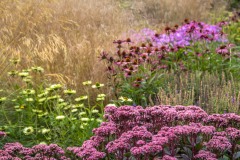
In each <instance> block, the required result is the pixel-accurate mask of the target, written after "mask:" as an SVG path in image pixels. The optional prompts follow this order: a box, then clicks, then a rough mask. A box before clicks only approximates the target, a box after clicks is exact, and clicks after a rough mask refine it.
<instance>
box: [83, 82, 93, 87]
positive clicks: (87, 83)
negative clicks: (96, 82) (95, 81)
mask: <svg viewBox="0 0 240 160" xmlns="http://www.w3.org/2000/svg"><path fill="white" fill-rule="evenodd" d="M82 84H83V85H84V86H87V85H90V84H92V81H85V82H82Z"/></svg>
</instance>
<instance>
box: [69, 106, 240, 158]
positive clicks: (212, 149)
mask: <svg viewBox="0 0 240 160" xmlns="http://www.w3.org/2000/svg"><path fill="white" fill-rule="evenodd" d="M105 118H106V122H104V123H102V125H101V126H100V127H99V128H96V129H94V130H93V132H94V134H95V135H94V136H93V137H92V138H91V139H90V140H88V141H85V142H84V144H83V146H82V147H75V148H74V149H73V148H68V150H70V151H72V152H73V153H74V154H75V155H76V156H77V157H80V158H83V159H86V160H97V159H103V158H104V159H116V160H122V159H129V160H132V159H136V160H156V159H165V160H175V159H182V158H184V157H185V158H186V157H188V158H190V159H199V160H216V159H217V158H220V157H221V156H223V155H224V154H225V155H227V156H229V158H231V157H233V156H234V153H236V152H238V151H239V149H238V148H237V147H236V146H237V143H238V142H240V130H238V129H237V128H239V127H240V126H239V125H240V124H239V123H237V122H238V120H239V118H240V116H239V115H236V114H234V113H226V114H213V115H208V114H207V113H206V112H205V111H204V110H202V109H201V108H200V107H197V106H164V105H162V106H153V107H148V108H145V109H144V108H143V107H141V106H136V107H134V106H121V107H119V108H117V107H115V106H107V107H106V108H105ZM233 122H236V123H233Z"/></svg>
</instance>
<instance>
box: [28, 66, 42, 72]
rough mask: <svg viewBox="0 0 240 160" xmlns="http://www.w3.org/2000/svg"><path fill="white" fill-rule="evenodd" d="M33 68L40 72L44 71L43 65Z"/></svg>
mask: <svg viewBox="0 0 240 160" xmlns="http://www.w3.org/2000/svg"><path fill="white" fill-rule="evenodd" d="M31 69H32V70H33V71H35V72H39V73H42V72H44V69H43V68H42V67H32V68H31Z"/></svg>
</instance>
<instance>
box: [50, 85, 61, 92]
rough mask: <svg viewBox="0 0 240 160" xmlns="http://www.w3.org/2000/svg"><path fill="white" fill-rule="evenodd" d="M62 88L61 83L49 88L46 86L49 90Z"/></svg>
mask: <svg viewBox="0 0 240 160" xmlns="http://www.w3.org/2000/svg"><path fill="white" fill-rule="evenodd" d="M60 88H62V85H61V84H53V85H51V86H50V87H49V88H46V90H47V91H55V90H58V89H60Z"/></svg>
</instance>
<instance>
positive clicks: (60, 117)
mask: <svg viewBox="0 0 240 160" xmlns="http://www.w3.org/2000/svg"><path fill="white" fill-rule="evenodd" d="M64 118H65V116H63V115H61V116H57V117H56V119H57V120H62V119H64Z"/></svg>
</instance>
